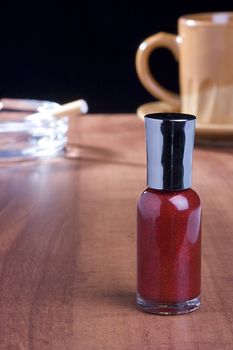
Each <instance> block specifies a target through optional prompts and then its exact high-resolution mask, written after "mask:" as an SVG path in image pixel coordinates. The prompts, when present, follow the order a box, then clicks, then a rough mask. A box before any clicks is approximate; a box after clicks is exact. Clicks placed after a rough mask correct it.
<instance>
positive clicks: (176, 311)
mask: <svg viewBox="0 0 233 350" xmlns="http://www.w3.org/2000/svg"><path fill="white" fill-rule="evenodd" d="M200 304H201V298H200V296H198V297H197V298H194V299H191V300H187V301H183V302H179V303H156V302H152V301H149V300H146V299H143V298H142V297H141V296H140V295H139V294H137V306H138V308H139V309H140V310H142V311H145V312H149V313H151V314H156V315H168V316H169V315H170V316H171V315H183V314H188V313H190V312H193V311H195V310H196V309H198V308H199V306H200Z"/></svg>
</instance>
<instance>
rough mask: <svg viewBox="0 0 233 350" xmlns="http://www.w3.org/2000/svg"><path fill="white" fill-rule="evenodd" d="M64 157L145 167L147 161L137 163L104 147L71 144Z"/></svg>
mask: <svg viewBox="0 0 233 350" xmlns="http://www.w3.org/2000/svg"><path fill="white" fill-rule="evenodd" d="M64 157H65V158H66V159H69V160H77V161H85V162H91V163H97V164H98V163H99V164H100V163H102V164H118V165H127V166H132V167H145V163H137V162H132V161H128V160H127V159H125V160H124V159H122V158H121V157H119V155H117V153H116V152H114V151H112V150H110V149H106V148H103V147H94V146H78V145H76V144H69V145H68V146H67V148H66V152H65V154H64Z"/></svg>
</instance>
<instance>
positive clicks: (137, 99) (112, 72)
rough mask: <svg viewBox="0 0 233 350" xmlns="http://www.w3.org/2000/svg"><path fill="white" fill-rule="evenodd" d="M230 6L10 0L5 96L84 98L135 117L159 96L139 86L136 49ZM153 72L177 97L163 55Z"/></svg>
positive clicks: (4, 39)
mask: <svg viewBox="0 0 233 350" xmlns="http://www.w3.org/2000/svg"><path fill="white" fill-rule="evenodd" d="M228 3H229V2H228V1H226V0H224V1H221V2H218V3H214V2H213V1H203V0H202V1H201V0H198V1H197V0H196V1H173V2H172V1H171V2H167V1H163V0H160V1H153V2H151V1H140V3H136V2H132V1H116V2H115V1H110V0H109V1H90V0H86V1H76V3H75V5H74V4H73V2H71V1H62V2H58V1H57V2H51V1H50V2H43V1H40V2H31V4H30V5H29V4H26V3H23V2H20V1H18V2H16V3H12V2H7V3H5V4H2V5H1V21H0V22H1V69H0V96H1V97H6V96H7V97H21V98H38V99H49V100H54V101H57V102H60V103H64V102H68V101H71V100H73V99H77V98H85V99H86V100H87V101H88V103H89V105H90V111H91V112H94V113H98V112H134V111H135V109H136V108H137V106H138V105H140V104H141V103H144V102H148V101H152V100H153V97H152V96H150V95H149V93H147V92H146V91H145V90H144V88H143V87H142V86H141V85H140V83H139V81H138V79H137V76H136V73H135V66H134V58H135V53H136V49H137V47H138V46H139V44H140V42H141V41H143V39H144V38H146V37H147V36H149V35H151V34H153V33H156V32H159V31H167V32H171V33H176V32H177V18H178V17H179V16H181V15H183V14H186V13H193V12H202V11H226V10H228V11H230V10H231V8H230V6H229V5H228ZM151 66H152V71H153V72H154V74H156V77H157V79H158V80H159V81H160V82H162V83H163V85H164V86H166V87H169V88H170V89H172V90H173V91H178V81H177V73H178V67H177V64H176V63H175V61H174V59H173V57H172V55H171V54H170V53H169V52H167V51H165V50H162V49H161V50H158V51H157V52H156V53H154V54H153V55H152V57H151Z"/></svg>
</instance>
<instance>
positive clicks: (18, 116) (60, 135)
mask: <svg viewBox="0 0 233 350" xmlns="http://www.w3.org/2000/svg"><path fill="white" fill-rule="evenodd" d="M57 107H59V104H57V103H55V102H50V101H39V100H24V99H1V100H0V161H7V160H23V159H27V158H34V157H42V156H53V155H57V154H58V153H60V152H61V151H62V150H63V149H64V147H65V146H66V143H67V130H68V117H55V116H53V115H52V113H51V110H52V109H55V108H57ZM34 113H36V114H35V115H34Z"/></svg>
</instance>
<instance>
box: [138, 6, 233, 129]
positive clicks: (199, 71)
mask: <svg viewBox="0 0 233 350" xmlns="http://www.w3.org/2000/svg"><path fill="white" fill-rule="evenodd" d="M178 32H179V34H178V36H176V35H173V34H168V33H163V32H161V33H158V34H155V35H152V36H150V37H149V38H147V39H146V40H145V41H144V42H143V43H142V44H141V45H140V46H139V48H138V51H137V55H136V70H137V74H138V77H139V79H140V81H141V82H142V84H143V85H144V87H145V88H146V89H147V90H148V91H149V92H150V93H151V94H152V95H153V96H155V97H156V98H158V99H159V100H162V101H164V102H166V103H167V104H169V105H170V106H172V107H173V108H174V109H176V110H178V109H181V111H182V112H184V113H190V114H194V115H197V116H198V118H199V121H200V122H202V123H231V124H233V12H222V13H221V12H219V13H218V12H216V13H200V14H190V15H185V16H182V17H180V18H179V20H178ZM159 47H163V48H167V49H169V50H171V52H172V53H173V55H174V56H175V58H176V59H177V60H178V61H179V80H180V91H181V96H179V95H176V94H174V93H172V92H170V91H168V90H167V89H165V88H164V87H162V86H161V85H160V84H159V83H158V82H157V81H156V79H155V78H154V77H153V75H152V73H151V71H150V67H149V57H150V54H151V53H152V51H153V50H155V49H156V48H159Z"/></svg>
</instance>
